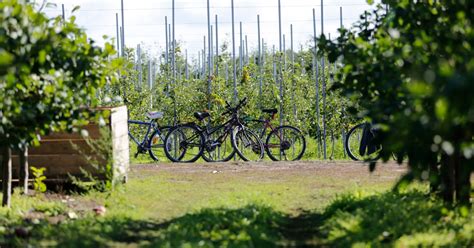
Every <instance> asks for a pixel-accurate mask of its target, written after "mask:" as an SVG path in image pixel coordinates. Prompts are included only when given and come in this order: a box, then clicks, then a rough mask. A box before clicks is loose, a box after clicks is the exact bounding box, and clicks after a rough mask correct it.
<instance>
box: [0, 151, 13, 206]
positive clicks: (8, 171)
mask: <svg viewBox="0 0 474 248" xmlns="http://www.w3.org/2000/svg"><path fill="white" fill-rule="evenodd" d="M2 153H3V154H2V174H3V176H2V189H3V200H2V206H3V207H7V208H10V206H11V198H12V151H11V149H10V148H9V147H3V149H2Z"/></svg>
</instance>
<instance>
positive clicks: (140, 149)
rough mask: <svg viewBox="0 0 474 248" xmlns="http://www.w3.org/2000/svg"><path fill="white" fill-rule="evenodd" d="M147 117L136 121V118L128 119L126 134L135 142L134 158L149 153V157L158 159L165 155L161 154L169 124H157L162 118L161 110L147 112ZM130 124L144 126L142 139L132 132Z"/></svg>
mask: <svg viewBox="0 0 474 248" xmlns="http://www.w3.org/2000/svg"><path fill="white" fill-rule="evenodd" d="M147 117H148V119H150V121H148V122H146V121H137V120H128V124H129V126H128V136H129V137H130V139H131V140H133V142H135V144H137V152H136V153H135V158H137V157H138V154H145V153H147V152H148V153H149V155H150V157H151V158H152V159H153V160H155V161H159V158H163V157H165V155H164V154H163V151H164V145H163V144H164V142H163V141H164V139H165V137H166V134H167V133H168V131H169V130H170V128H171V126H162V127H160V126H159V125H158V122H157V120H158V119H161V118H163V113H162V112H148V113H147ZM132 125H137V126H139V127H142V128H146V129H147V131H146V133H145V136H144V137H143V140H141V141H140V140H139V139H138V138H136V137H135V136H133V134H132V130H131V129H132Z"/></svg>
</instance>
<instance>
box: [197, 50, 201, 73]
mask: <svg viewBox="0 0 474 248" xmlns="http://www.w3.org/2000/svg"><path fill="white" fill-rule="evenodd" d="M197 72H198V77H199V78H200V77H201V51H198V70H197Z"/></svg>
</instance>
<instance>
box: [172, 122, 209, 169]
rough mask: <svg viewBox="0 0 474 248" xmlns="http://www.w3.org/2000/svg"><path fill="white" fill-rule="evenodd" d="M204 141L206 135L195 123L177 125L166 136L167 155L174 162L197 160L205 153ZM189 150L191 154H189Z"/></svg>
mask: <svg viewBox="0 0 474 248" xmlns="http://www.w3.org/2000/svg"><path fill="white" fill-rule="evenodd" d="M204 142H205V140H204V135H203V134H202V133H201V131H199V129H198V128H197V127H196V126H195V125H193V124H186V125H180V126H176V127H174V128H172V129H171V130H170V131H169V132H168V134H167V135H166V138H165V142H164V143H165V147H166V149H164V150H165V154H166V157H167V158H168V159H169V160H171V161H172V162H181V163H192V162H195V161H196V160H198V159H199V157H201V155H202V153H203V148H204ZM178 143H179V144H178ZM189 148H191V149H189ZM178 150H179V151H180V152H179V153H178ZM188 151H189V152H190V153H189V154H187V152H188Z"/></svg>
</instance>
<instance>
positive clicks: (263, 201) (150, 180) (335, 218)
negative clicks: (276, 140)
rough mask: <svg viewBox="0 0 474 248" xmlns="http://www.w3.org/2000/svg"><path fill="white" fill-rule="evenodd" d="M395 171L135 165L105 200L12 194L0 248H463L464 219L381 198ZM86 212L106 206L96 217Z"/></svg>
mask: <svg viewBox="0 0 474 248" xmlns="http://www.w3.org/2000/svg"><path fill="white" fill-rule="evenodd" d="M402 171H403V169H402V168H399V167H397V166H382V167H380V168H378V170H377V171H376V172H375V174H369V173H368V172H367V168H365V167H362V166H361V165H360V164H349V163H317V164H314V163H285V164H283V163H277V164H271V163H263V164H244V163H237V164H235V163H231V164H206V165H178V164H175V165H141V166H135V167H134V169H133V171H132V173H131V175H130V182H129V183H128V184H127V185H126V186H124V187H121V188H118V189H117V190H116V191H114V192H112V193H99V192H92V193H89V194H87V195H72V196H65V195H56V194H53V195H50V194H40V195H36V196H28V197H27V196H20V195H19V194H15V195H14V199H13V205H14V208H13V209H12V210H10V211H7V210H5V209H1V210H0V233H1V234H2V239H0V245H2V246H3V245H10V246H25V245H26V244H29V245H33V246H66V247H102V246H132V247H134V246H145V247H147V246H151V247H157V246H159V247H177V246H182V247H195V246H204V247H214V246H224V247H226V246H231V247H236V246H237V247H272V246H301V245H309V246H343V247H345V246H350V245H354V244H356V245H363V246H365V245H367V244H369V245H373V246H385V245H386V244H391V245H397V246H398V245H399V246H403V245H405V246H411V245H415V246H416V245H418V244H428V245H430V244H431V245H432V246H436V245H437V244H443V243H441V242H445V241H443V240H448V241H446V242H449V244H450V245H451V246H456V245H458V244H459V246H466V245H467V246H469V245H471V246H472V244H474V243H473V242H474V241H473V233H474V232H473V230H474V229H473V228H474V227H473V224H472V223H474V221H473V220H474V219H473V218H472V215H471V216H470V217H463V216H461V214H459V211H457V210H451V209H449V208H446V207H445V206H444V205H443V204H442V203H441V202H439V201H437V200H434V199H430V198H429V197H428V198H427V197H426V196H425V195H423V194H422V193H419V192H417V191H409V192H408V193H404V194H393V193H390V192H389V191H388V190H389V189H390V188H391V186H392V185H393V183H394V181H395V180H396V179H397V178H398V176H399V175H400V174H401V173H402ZM418 188H421V189H423V186H419V187H418ZM427 199H428V200H427ZM95 205H105V206H106V208H107V213H106V214H105V216H96V215H95V214H94V213H93V212H92V208H93V207H94V206H95ZM71 213H75V214H77V215H78V218H77V219H76V218H71ZM72 216H73V215H72ZM58 220H59V221H58ZM58 223H59V224H58ZM439 237H440V238H439ZM441 237H442V238H443V239H441ZM430 242H431V243H430ZM452 244H454V245H452Z"/></svg>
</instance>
